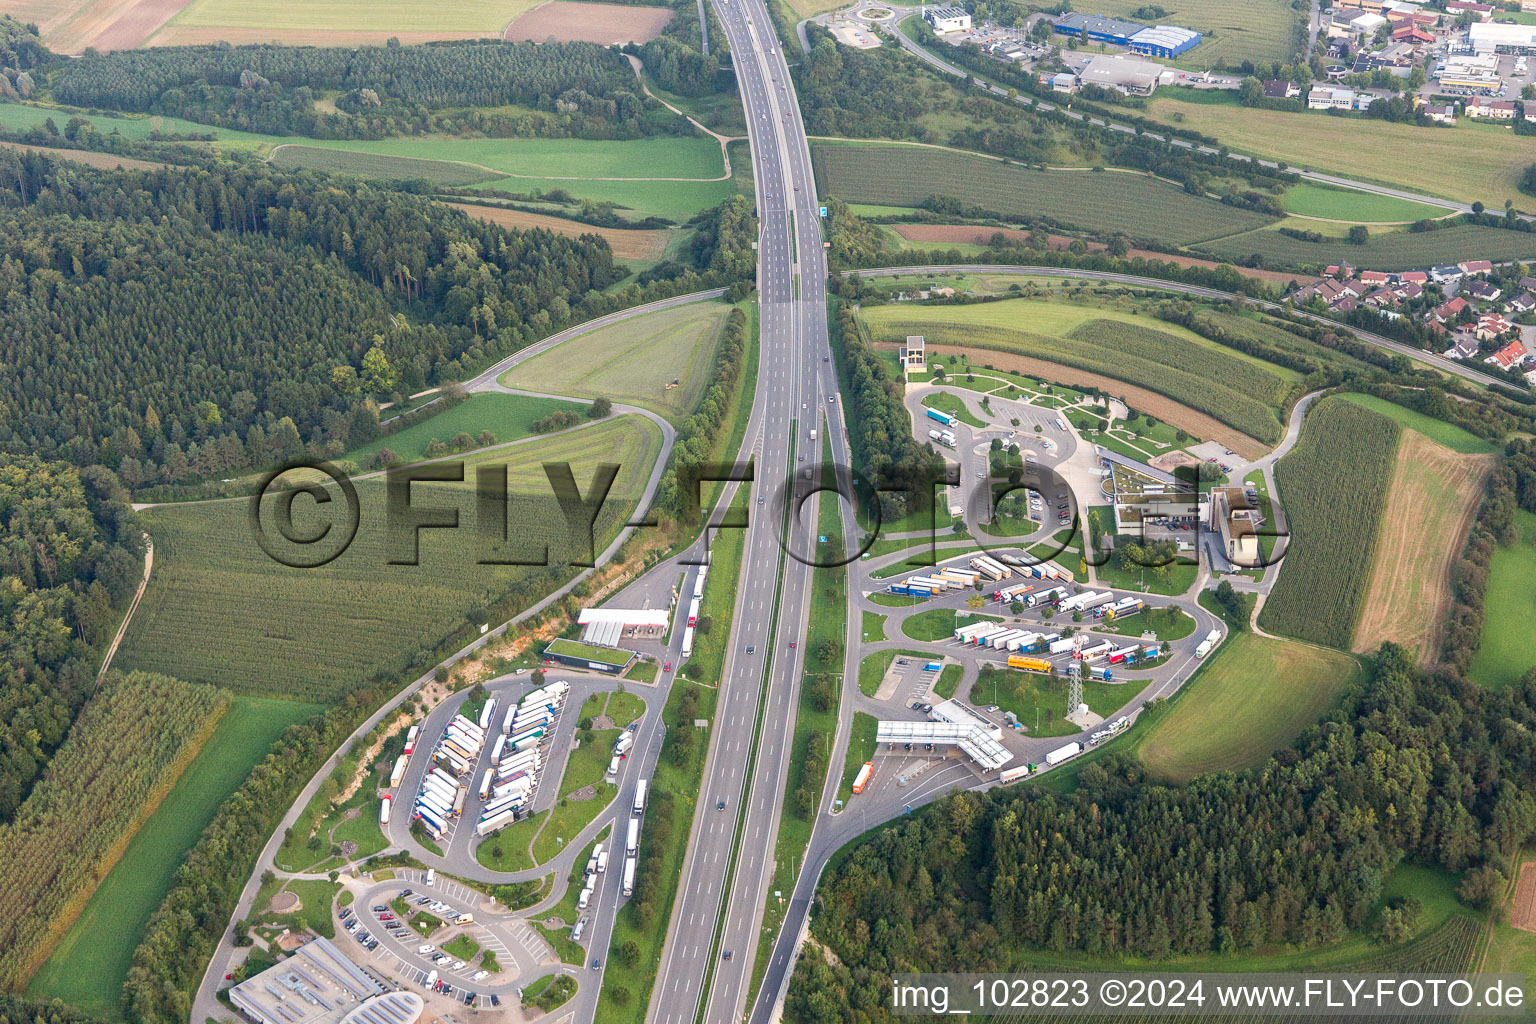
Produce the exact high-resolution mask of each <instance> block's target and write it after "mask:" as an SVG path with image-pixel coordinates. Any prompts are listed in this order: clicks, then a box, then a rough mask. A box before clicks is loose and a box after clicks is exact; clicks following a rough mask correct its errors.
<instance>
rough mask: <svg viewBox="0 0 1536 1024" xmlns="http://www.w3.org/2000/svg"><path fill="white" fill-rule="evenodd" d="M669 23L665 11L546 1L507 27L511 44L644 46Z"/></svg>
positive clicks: (553, 0)
mask: <svg viewBox="0 0 1536 1024" xmlns="http://www.w3.org/2000/svg"><path fill="white" fill-rule="evenodd" d="M671 20H672V11H671V10H670V9H669V8H666V7H630V6H627V5H625V4H594V3H584V2H583V3H573V2H571V0H549V2H548V3H543V4H540V5H539V6H537V7H535V8H534V9H533V10H531V11H529V12H528V13H527V14H524V15H522V16H521V17H519V18H518V19H517V20H516V21H514V22H512V24H511V25H508V26H507V38H508V39H510V40H512V41H514V42H522V41H530V42H535V43H543V42H548V41H549V40H551V39H553V40H555V41H556V42H560V43H602V44H603V45H605V46H606V45H609V44H612V43H645V42H649V41H650V40H652V39H655V38H656V37H657V36H659V35H661V30H662V29H664V28H666V27H667V22H669V21H671Z"/></svg>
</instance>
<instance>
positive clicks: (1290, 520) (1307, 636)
mask: <svg viewBox="0 0 1536 1024" xmlns="http://www.w3.org/2000/svg"><path fill="white" fill-rule="evenodd" d="M1398 436H1399V431H1398V426H1397V424H1396V423H1394V422H1393V421H1391V420H1390V419H1388V418H1387V417H1385V416H1382V415H1380V414H1378V413H1374V412H1371V411H1370V410H1369V409H1364V408H1361V407H1360V406H1358V405H1354V404H1353V403H1350V402H1346V401H1343V400H1341V399H1336V398H1329V399H1325V400H1323V401H1322V402H1320V403H1318V405H1317V406H1316V407H1315V408H1313V409H1312V410H1311V412H1310V413H1308V415H1307V419H1306V423H1305V424H1304V425H1303V427H1302V432H1301V440H1300V443H1298V444H1297V446H1296V449H1295V450H1294V451H1292V452H1291V453H1290V454H1289V455H1287V456H1286V457H1285V458H1283V459H1281V460H1280V462H1279V464H1278V465H1277V466H1276V467H1275V483H1276V484H1277V486H1278V487H1279V490H1280V494H1279V498H1280V502H1281V505H1282V507H1283V508H1284V509H1285V514H1286V522H1287V524H1288V525H1289V527H1290V531H1291V540H1290V544H1289V546H1288V547H1287V548H1286V551H1285V562H1284V564H1283V565H1282V566H1281V567H1280V579H1279V581H1278V582H1277V583H1276V584H1275V589H1274V592H1273V593H1271V594H1270V595H1269V599H1268V600H1267V601H1266V602H1265V604H1264V609H1263V611H1262V612H1261V613H1260V615H1259V622H1260V624H1262V625H1263V627H1264V628H1265V629H1267V630H1269V631H1270V632H1274V633H1282V634H1284V635H1286V636H1293V637H1297V638H1299V639H1302V640H1310V641H1312V642H1313V643H1319V644H1326V645H1327V646H1329V647H1339V648H1343V649H1345V650H1347V649H1348V648H1349V645H1350V638H1351V637H1352V636H1353V635H1354V631H1355V622H1356V620H1357V619H1358V618H1359V617H1360V605H1361V601H1362V600H1364V597H1365V588H1366V584H1367V582H1368V580H1369V577H1370V570H1371V554H1372V552H1373V551H1374V550H1375V547H1376V534H1377V532H1378V527H1379V525H1380V523H1381V517H1382V513H1383V511H1384V510H1385V506H1386V495H1387V487H1388V485H1389V484H1390V483H1391V479H1392V465H1393V460H1394V458H1395V456H1396V453H1397V441H1398Z"/></svg>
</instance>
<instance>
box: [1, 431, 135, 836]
mask: <svg viewBox="0 0 1536 1024" xmlns="http://www.w3.org/2000/svg"><path fill="white" fill-rule="evenodd" d="M141 551H142V538H141V531H140V530H139V528H138V526H137V525H136V523H135V520H134V515H133V511H132V510H131V509H130V507H129V505H128V496H127V494H126V493H124V491H123V489H122V486H121V485H120V484H119V483H118V482H117V481H116V480H115V479H114V478H113V477H112V474H111V473H109V472H106V471H105V470H103V469H101V468H99V467H89V468H86V469H76V468H75V467H73V466H68V465H61V464H59V463H56V462H44V461H43V460H41V459H39V458H36V457H35V456H27V455H5V454H0V558H3V564H0V652H3V655H4V656H3V657H0V821H10V820H11V819H12V817H13V816H14V815H15V813H16V809H17V808H18V807H19V806H21V804H22V801H24V800H25V799H26V797H27V794H28V793H29V792H30V791H31V790H32V786H33V783H34V782H35V781H36V780H37V778H38V776H39V774H40V773H41V772H42V770H43V767H44V766H45V765H46V764H47V763H48V760H49V758H50V757H51V756H52V755H53V752H54V751H55V750H56V749H57V748H58V747H59V745H60V744H62V743H63V742H64V739H65V737H66V736H67V735H68V733H69V729H70V725H71V723H72V722H73V721H74V719H75V716H76V715H77V714H78V713H79V711H80V707H81V705H82V704H83V703H84V702H85V699H86V697H87V696H88V695H89V693H90V691H91V689H92V686H93V684H94V681H95V678H96V668H97V662H98V659H99V656H100V654H101V649H102V648H103V647H104V646H105V644H107V643H108V642H110V640H111V637H112V633H113V632H114V631H115V629H116V628H117V617H118V609H120V608H122V607H123V606H125V605H126V603H127V602H128V600H129V599H130V598H131V597H132V595H133V592H134V589H135V587H136V586H137V585H138V581H139V577H140V571H141V570H140V566H141Z"/></svg>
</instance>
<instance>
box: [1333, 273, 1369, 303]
mask: <svg viewBox="0 0 1536 1024" xmlns="http://www.w3.org/2000/svg"><path fill="white" fill-rule="evenodd" d="M1339 287H1340V288H1342V289H1343V293H1344V295H1345V296H1347V297H1348V298H1351V299H1363V298H1364V297H1365V296H1366V293H1368V292H1369V291H1370V289H1369V288H1367V287H1366V286H1365V284H1364V283H1363V282H1362V281H1361V280H1360V279H1359V278H1358V277H1352V278H1350V279H1349V280H1348V281H1344V282H1342V283H1341V284H1340V285H1339Z"/></svg>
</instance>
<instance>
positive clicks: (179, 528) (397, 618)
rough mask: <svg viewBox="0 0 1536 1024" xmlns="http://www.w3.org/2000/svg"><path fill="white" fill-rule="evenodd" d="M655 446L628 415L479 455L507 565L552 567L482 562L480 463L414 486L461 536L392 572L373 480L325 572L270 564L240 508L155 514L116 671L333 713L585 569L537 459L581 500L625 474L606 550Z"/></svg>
mask: <svg viewBox="0 0 1536 1024" xmlns="http://www.w3.org/2000/svg"><path fill="white" fill-rule="evenodd" d="M659 444H660V432H659V431H658V430H657V429H656V428H655V427H654V426H653V425H652V424H650V423H649V422H648V421H638V422H637V419H636V418H635V417H630V416H622V417H615V418H614V419H613V420H612V421H611V422H605V423H603V424H601V425H598V426H593V427H587V428H584V429H582V430H579V431H576V432H575V433H573V434H571V435H569V436H566V435H552V436H551V437H549V438H547V439H540V440H538V441H536V442H533V443H531V444H527V445H522V446H518V447H516V448H511V449H507V450H504V451H500V452H491V453H487V454H486V455H484V456H475V457H472V462H474V463H490V464H495V463H502V462H508V463H510V464H511V468H510V470H509V474H508V485H507V486H508V491H509V492H510V493H509V495H508V509H507V512H508V520H509V522H510V524H511V525H510V527H509V533H508V537H509V540H508V543H507V545H506V548H507V554H508V556H510V557H530V555H529V553H530V552H532V553H533V555H532V557H537V552H538V551H539V550H540V549H541V548H542V546H543V545H545V544H547V545H548V546H549V565H547V566H506V565H481V564H478V563H479V560H480V559H481V558H483V557H484V556H485V545H484V543H483V542H482V540H481V538H480V536H479V535H478V533H477V532H476V517H477V510H476V502H475V498H474V495H473V493H472V489H473V487H474V483H473V481H474V478H475V470H474V466H473V465H471V466H468V467H466V470H465V478H466V481H467V482H466V483H464V484H416V485H415V486H414V487H413V488H412V498H411V503H412V507H414V508H418V509H420V508H427V507H451V508H457V509H458V510H459V528H458V529H456V530H422V531H421V532H420V564H419V565H391V564H389V557H390V550H389V547H388V546H387V543H386V541H387V532H386V512H385V498H386V493H385V484H384V481H383V480H382V479H378V478H375V479H370V480H364V481H360V482H359V483H358V484H357V485H356V486H357V492H358V500H359V504H360V506H361V512H360V516H359V523H360V525H359V529H358V533H357V537H356V539H355V540H354V541H353V542H352V544H351V545H350V546H349V547H348V548H347V550H346V552H345V553H344V554H342V555H341V556H340V557H339V558H337V559H336V560H335V561H333V562H331V563H330V564H329V565H325V566H323V567H321V568H318V569H291V568H287V567H285V566H283V565H280V564H278V563H277V562H274V561H272V560H271V559H270V558H268V557H267V556H266V555H265V554H264V553H263V552H262V551H261V549H260V548H259V547H258V546H257V544H256V541H255V539H254V537H253V536H252V533H251V529H250V527H249V525H248V523H247V521H246V504H245V502H243V501H240V502H212V503H200V504H197V505H188V506H180V507H164V508H156V509H153V510H151V511H149V512H147V513H145V518H146V520H147V521H148V522H149V523H150V526H151V531H152V533H153V535H154V538H155V569H154V575H153V576H152V577H151V579H150V585H149V588H148V589H147V590H146V591H145V594H144V600H143V602H142V604H141V605H140V607H139V610H138V612H137V614H136V615H135V616H134V619H133V623H132V626H131V627H130V629H129V631H128V635H127V637H126V638H125V640H124V644H123V649H122V650H121V651H120V652H119V654H118V658H119V664H120V665H121V666H123V667H125V668H138V669H146V670H150V671H156V672H164V673H166V674H168V675H175V676H177V677H178V678H182V679H190V680H194V681H197V682H205V683H212V684H215V685H218V686H222V687H227V688H229V689H232V690H236V691H238V692H241V693H249V694H253V695H257V696H266V697H288V698H292V699H296V700H303V701H310V702H314V703H327V702H334V701H336V700H338V699H340V698H341V697H342V696H344V695H345V694H346V693H347V692H349V691H350V690H352V689H354V688H356V687H357V686H359V685H361V684H362V683H364V682H366V681H367V679H368V678H369V677H370V676H371V675H372V674H374V673H375V672H379V671H399V670H402V669H403V668H405V667H406V666H407V664H409V663H410V661H411V660H412V655H413V654H415V653H417V652H418V651H425V650H430V649H431V648H432V647H434V646H435V645H436V644H438V643H439V642H441V641H442V640H443V639H444V638H445V637H447V636H448V635H449V634H451V633H453V632H454V631H456V630H472V629H474V628H477V627H478V626H479V624H480V623H481V622H484V621H485V618H483V617H481V616H483V615H484V614H485V612H484V610H485V608H487V607H490V606H492V605H494V604H496V603H498V602H500V601H502V600H505V599H507V598H509V597H512V598H517V599H518V600H519V601H520V602H521V603H523V604H531V603H533V602H534V601H536V600H537V599H539V598H540V597H542V596H543V595H544V594H546V593H548V592H549V591H551V590H553V589H555V588H556V587H557V586H559V584H560V583H561V582H562V581H563V580H565V579H568V578H569V577H570V576H571V575H572V574H573V573H575V572H576V571H578V570H577V569H574V568H572V567H571V566H570V565H569V564H568V563H569V560H570V559H571V558H572V557H573V556H575V555H579V554H581V552H579V551H577V550H575V549H574V547H573V544H572V542H571V534H570V531H569V530H568V529H567V527H566V521H565V518H564V516H563V515H562V513H561V511H560V509H559V507H558V505H557V504H556V502H555V499H554V496H553V494H552V493H551V491H550V485H549V483H548V481H547V480H546V479H545V478H544V471H543V469H542V468H541V465H540V463H541V462H546V461H547V462H556V463H558V462H567V461H568V462H569V463H570V464H571V472H572V474H573V476H574V478H575V481H576V484H577V487H578V488H579V489H580V491H581V493H582V494H583V495H587V494H589V492H590V491H591V487H592V472H593V468H594V466H595V465H596V464H597V463H599V462H614V463H618V464H619V466H620V471H619V475H618V477H617V479H616V480H615V481H614V484H613V489H612V490H611V491H610V492H609V495H608V498H607V500H606V501H605V502H604V504H603V508H602V511H601V512H600V514H599V515H598V520H597V523H596V524H595V526H594V529H593V533H594V534H595V536H596V543H595V546H596V548H597V549H598V550H599V551H600V550H601V549H602V547H603V546H604V545H605V544H606V543H607V541H608V539H610V538H612V537H613V535H614V534H615V533H616V532H617V531H618V529H619V528H620V526H621V525H622V524H623V523H624V522H625V521H626V519H627V518H628V517H629V514H630V511H631V509H632V508H633V507H634V503H635V501H636V499H637V498H638V496H639V495H640V494H641V493H642V492H643V490H644V487H645V482H646V480H647V478H648V477H649V475H650V471H651V467H652V466H653V464H654V462H655V458H656V455H657V451H658V448H659ZM333 490H334V488H333ZM338 500H339V499H338ZM295 516H296V518H297V516H298V513H297V512H296V513H295ZM471 619H473V621H471ZM493 624H494V623H493ZM465 635H466V636H469V635H472V634H471V633H468V632H467V633H466V634H465Z"/></svg>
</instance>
